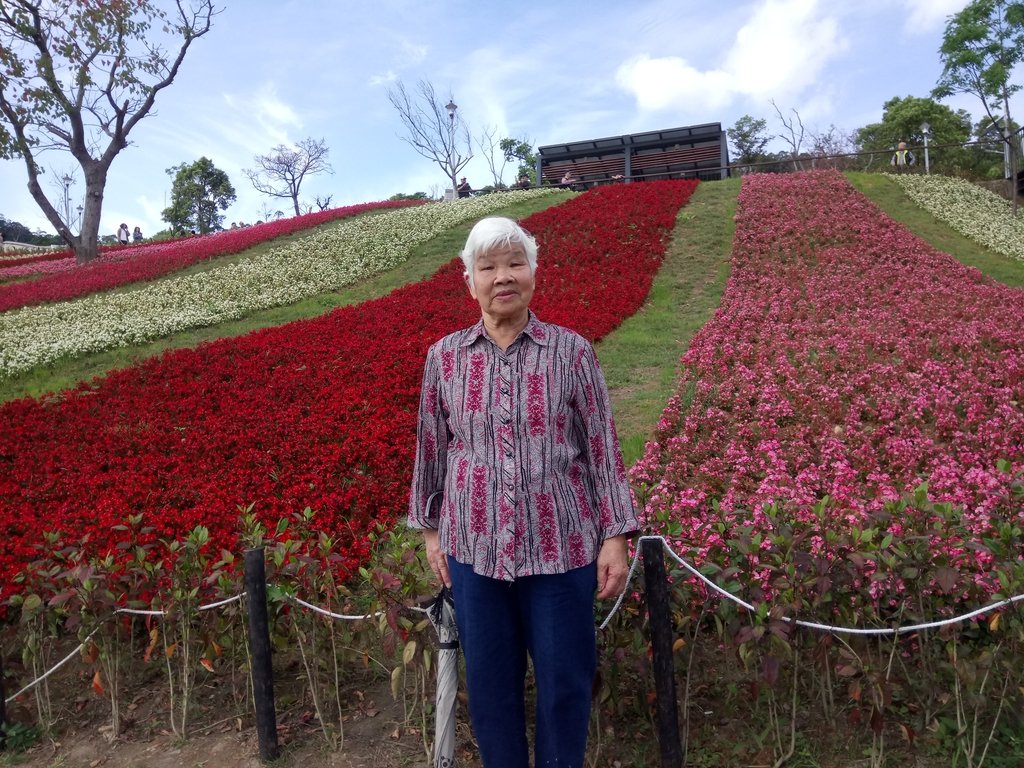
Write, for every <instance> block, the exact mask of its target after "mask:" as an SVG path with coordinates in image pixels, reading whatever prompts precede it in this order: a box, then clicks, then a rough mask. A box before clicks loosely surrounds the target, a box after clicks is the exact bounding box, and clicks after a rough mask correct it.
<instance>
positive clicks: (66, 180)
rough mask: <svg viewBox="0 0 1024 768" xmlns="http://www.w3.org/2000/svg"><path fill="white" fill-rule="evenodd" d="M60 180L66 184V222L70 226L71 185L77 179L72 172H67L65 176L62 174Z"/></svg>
mask: <svg viewBox="0 0 1024 768" xmlns="http://www.w3.org/2000/svg"><path fill="white" fill-rule="evenodd" d="M60 180H61V182H62V183H63V185H64V223H65V224H66V225H67V226H68V227H70V226H71V196H70V190H71V185H72V184H74V183H75V180H74V178H72V176H71V174H69V173H65V174H64V175H63V176H61V179H60Z"/></svg>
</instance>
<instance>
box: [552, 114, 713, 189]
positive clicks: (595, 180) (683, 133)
mask: <svg viewBox="0 0 1024 768" xmlns="http://www.w3.org/2000/svg"><path fill="white" fill-rule="evenodd" d="M728 166H729V144H728V137H727V136H726V132H725V131H724V130H722V124H721V123H706V124H704V125H691V126H685V127H682V128H670V129H668V130H664V131H649V132H646V133H634V134H628V135H624V136H613V137H609V138H604V139H588V140H585V141H572V142H568V143H565V144H548V145H546V146H543V147H538V148H537V178H538V179H543V180H544V183H545V184H558V183H559V182H560V181H561V179H562V176H563V175H564V174H565V172H566V171H568V170H571V171H572V173H573V175H574V176H575V177H576V178H577V179H579V180H580V181H581V182H582V183H583V186H587V187H589V186H593V185H594V184H599V183H604V182H610V181H613V180H618V179H619V178H620V177H621V178H622V179H624V180H625V181H638V180H641V179H642V180H648V179H651V180H653V179H684V178H686V179H693V178H696V179H701V180H704V181H710V180H712V179H724V178H727V177H728V176H729V168H728Z"/></svg>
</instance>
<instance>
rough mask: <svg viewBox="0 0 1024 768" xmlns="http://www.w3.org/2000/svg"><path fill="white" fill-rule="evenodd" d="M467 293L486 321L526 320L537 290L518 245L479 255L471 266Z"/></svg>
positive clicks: (527, 262)
mask: <svg viewBox="0 0 1024 768" xmlns="http://www.w3.org/2000/svg"><path fill="white" fill-rule="evenodd" d="M466 282H467V284H468V285H469V292H470V293H471V294H472V295H473V298H474V299H476V300H477V303H478V304H479V305H480V310H481V312H483V314H484V316H485V317H489V318H491V319H492V320H515V319H522V318H523V317H525V316H526V314H527V310H528V309H529V307H530V299H532V298H533V289H534V287H535V286H536V280H535V278H534V275H533V274H532V273H531V271H530V262H529V261H528V260H527V258H526V252H525V251H523V249H522V248H521V247H519V246H518V245H510V246H502V247H499V248H495V249H492V250H490V251H487V252H486V253H482V254H480V255H478V256H477V257H476V263H475V264H474V265H473V279H472V280H469V279H468V277H467V279H466Z"/></svg>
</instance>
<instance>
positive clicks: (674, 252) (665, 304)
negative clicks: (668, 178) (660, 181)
mask: <svg viewBox="0 0 1024 768" xmlns="http://www.w3.org/2000/svg"><path fill="white" fill-rule="evenodd" d="M739 191H740V180H739V179H727V180H724V181H713V182H706V183H703V184H701V185H700V186H699V187H697V190H696V191H695V192H694V194H693V197H691V198H690V201H689V202H688V203H687V204H686V205H685V206H684V207H683V208H682V210H681V211H680V212H679V216H678V217H677V218H676V227H675V230H674V231H673V233H672V241H671V243H670V244H669V247H668V250H667V252H666V253H665V261H664V262H663V263H662V266H661V269H660V270H659V271H658V274H657V276H656V277H655V279H654V284H653V285H652V286H651V292H650V295H649V296H648V298H647V302H646V304H645V305H644V307H643V309H642V310H641V311H640V312H638V313H637V314H636V315H634V316H633V317H631V318H629V319H628V320H626V322H624V323H623V324H622V325H621V326H619V327H618V328H617V329H616V330H615V331H614V332H613V333H611V334H610V335H608V336H607V337H605V338H604V339H602V340H601V342H600V343H599V344H598V345H597V354H598V357H599V358H600V360H601V367H602V369H603V370H604V373H605V378H606V379H607V381H608V388H609V391H610V394H611V398H612V410H613V412H614V414H615V424H616V428H617V429H618V433H619V441H620V442H621V444H622V454H623V458H624V459H625V461H626V464H627V466H628V465H631V464H633V463H634V462H636V460H637V459H639V458H640V457H641V456H642V455H643V449H644V444H645V443H646V442H647V441H648V440H650V439H651V438H652V437H653V436H654V428H655V427H656V426H657V424H658V420H659V419H660V418H661V413H662V411H663V410H664V409H665V406H666V404H667V403H668V399H669V397H670V396H671V395H672V393H673V392H674V391H675V388H676V385H677V380H678V375H679V359H680V358H681V357H682V355H683V353H684V352H685V351H686V349H687V347H688V346H689V344H690V339H692V338H693V335H694V334H695V333H696V332H697V331H698V330H699V329H700V328H701V327H702V326H703V325H704V323H706V322H707V321H708V320H709V319H710V318H711V316H712V314H714V311H715V309H716V308H717V307H718V305H719V302H720V301H721V298H722V293H723V291H724V290H725V283H726V280H727V279H728V278H729V256H730V253H731V251H732V236H733V231H734V230H735V225H734V224H733V215H734V214H735V212H736V197H737V196H738V195H739Z"/></svg>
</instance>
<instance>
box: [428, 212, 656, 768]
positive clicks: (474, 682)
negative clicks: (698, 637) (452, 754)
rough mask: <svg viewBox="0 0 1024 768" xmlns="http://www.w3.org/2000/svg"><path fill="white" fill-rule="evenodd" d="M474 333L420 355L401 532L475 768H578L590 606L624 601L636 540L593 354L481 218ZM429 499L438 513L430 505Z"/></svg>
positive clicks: (583, 744) (498, 232) (517, 254)
mask: <svg viewBox="0 0 1024 768" xmlns="http://www.w3.org/2000/svg"><path fill="white" fill-rule="evenodd" d="M461 256H462V261H463V264H464V265H465V271H464V272H463V277H464V279H465V281H466V287H467V288H468V289H469V293H470V295H471V296H472V297H473V298H474V299H475V300H476V301H477V303H478V304H479V305H480V310H481V318H480V320H479V321H478V322H477V323H476V324H475V325H473V326H471V327H469V328H466V329H465V330H462V331H457V332H456V333H453V334H450V335H448V336H445V337H444V338H442V339H441V340H440V341H438V342H436V343H435V344H434V345H433V346H431V347H430V349H429V350H428V352H427V359H426V365H425V367H424V371H423V386H422V389H421V394H420V407H419V424H418V428H417V434H416V459H415V466H414V468H413V482H412V491H411V495H410V499H409V517H408V523H409V526H410V527H412V528H420V529H423V538H424V545H425V548H426V554H427V561H428V563H429V565H430V568H431V570H433V572H434V575H435V577H436V578H437V581H438V582H439V583H440V584H442V585H444V586H448V587H451V589H452V595H453V597H454V602H455V618H456V623H457V625H458V630H459V644H460V647H461V648H462V650H463V653H464V655H465V660H466V681H467V685H468V689H469V712H470V718H471V720H472V723H473V731H474V733H475V735H476V738H477V742H478V744H479V745H480V756H481V760H482V761H483V765H484V766H485V768H526V767H527V766H528V765H529V754H528V751H529V750H528V746H527V743H528V742H527V736H526V706H525V693H524V691H525V676H526V669H527V657H529V659H531V660H532V662H533V670H534V678H535V681H536V690H537V694H536V695H537V707H536V727H535V737H534V756H535V763H534V764H535V766H537V768H545V767H547V766H558V768H582V766H583V761H584V757H585V754H586V748H587V731H588V726H589V722H590V706H591V695H592V687H593V683H594V675H595V672H596V670H597V645H596V632H595V628H594V623H595V622H594V593H595V591H596V592H597V597H599V598H600V599H602V600H604V599H607V598H610V597H615V596H617V595H618V594H619V593H621V592H622V590H623V589H624V588H625V585H626V576H627V574H628V571H629V562H628V544H627V540H626V537H627V535H628V534H630V533H633V532H635V531H637V530H639V528H640V523H639V520H638V518H637V514H636V510H635V508H634V505H633V498H632V495H631V493H630V488H629V484H628V482H627V480H626V470H625V466H624V464H623V461H622V453H621V451H620V448H619V443H618V439H617V438H616V435H615V425H614V423H613V420H612V413H611V402H610V399H609V396H608V390H607V387H606V385H605V381H604V376H603V374H602V373H601V368H600V366H599V365H598V362H597V357H596V355H595V354H594V348H593V347H592V346H591V344H590V342H588V341H587V340H586V339H584V338H583V337H582V336H580V335H578V334H576V333H574V332H573V331H570V330H569V329H567V328H563V327H561V326H557V325H551V324H549V323H544V322H541V320H540V319H538V318H537V317H536V316H535V315H534V314H533V312H532V311H531V310H530V300H531V299H532V298H533V292H534V288H535V286H536V268H537V244H536V242H535V241H534V239H533V237H532V236H531V235H530V234H529V233H527V232H526V231H525V230H524V229H522V227H520V226H519V225H518V224H516V222H514V221H512V220H511V219H506V218H501V217H488V218H485V219H481V220H480V221H479V222H477V224H476V225H475V226H474V227H473V229H472V230H471V231H470V233H469V237H468V239H467V240H466V246H465V248H464V249H463V251H462V254H461ZM438 499H440V500H438Z"/></svg>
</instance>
